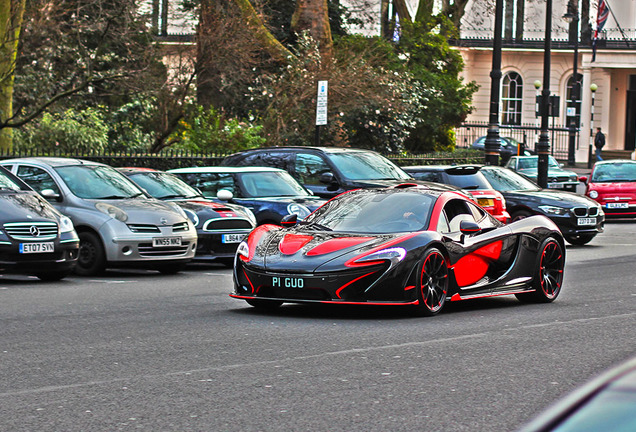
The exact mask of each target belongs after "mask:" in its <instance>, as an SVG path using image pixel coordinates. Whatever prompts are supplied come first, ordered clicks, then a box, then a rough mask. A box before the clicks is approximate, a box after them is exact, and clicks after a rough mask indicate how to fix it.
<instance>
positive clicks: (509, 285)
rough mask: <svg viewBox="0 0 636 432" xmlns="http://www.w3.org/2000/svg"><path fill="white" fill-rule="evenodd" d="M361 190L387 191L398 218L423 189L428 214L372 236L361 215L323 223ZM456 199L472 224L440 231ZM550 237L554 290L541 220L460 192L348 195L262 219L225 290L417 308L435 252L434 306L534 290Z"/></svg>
mask: <svg viewBox="0 0 636 432" xmlns="http://www.w3.org/2000/svg"><path fill="white" fill-rule="evenodd" d="M364 194H371V195H373V194H377V195H379V196H380V195H386V196H391V195H393V196H394V198H396V199H393V200H392V202H391V205H392V208H391V209H387V210H386V211H387V212H390V211H393V208H394V207H398V210H397V212H396V214H399V213H400V212H401V211H402V210H401V209H399V199H400V194H404V195H406V194H411V195H412V194H422V195H425V196H427V197H428V198H429V199H430V205H429V206H428V208H427V211H428V214H427V215H426V219H425V220H423V221H422V223H421V226H420V227H419V229H407V228H406V227H401V226H399V225H395V226H393V228H391V225H390V224H388V223H385V224H384V226H385V227H386V232H378V231H377V230H372V229H370V228H369V227H370V225H368V224H367V220H368V218H366V219H365V218H362V219H360V220H359V224H358V225H357V226H356V229H355V231H353V232H352V231H342V230H337V229H334V230H329V229H325V228H327V227H326V226H323V225H322V222H324V221H325V220H328V219H329V214H330V212H335V211H337V210H336V209H340V211H342V207H343V206H344V207H346V206H347V205H352V206H353V205H355V201H356V198H357V197H356V196H355V195H364ZM383 199H384V198H383ZM458 204H460V205H461V206H467V207H465V208H467V209H469V211H472V212H474V215H475V218H474V219H475V220H474V221H468V222H463V223H462V224H461V229H457V230H454V229H453V228H452V227H451V224H450V223H449V224H448V227H444V226H443V224H442V223H441V222H440V220H444V219H448V220H450V219H451V218H449V216H450V213H451V211H452V208H453V207H457V205H458ZM352 212H353V213H355V211H354V210H352ZM456 216H457V215H456ZM460 216H466V214H463V215H460ZM353 219H354V222H352V223H355V216H354V218H353ZM396 223H402V221H397V222H396ZM354 226H355V225H354ZM546 242H553V243H554V244H555V245H557V246H556V247H557V248H558V249H559V259H560V260H561V263H562V264H561V268H560V269H558V272H559V273H558V274H559V275H560V276H559V277H558V279H559V280H558V288H559V289H560V285H561V282H562V270H563V263H564V258H565V256H564V254H565V246H564V242H563V238H562V236H561V233H560V232H559V230H558V228H557V227H556V225H554V223H553V222H551V221H550V220H549V219H548V218H546V217H543V216H533V217H529V218H526V219H523V220H520V221H518V222H514V223H512V224H509V225H504V224H502V223H500V222H498V221H497V220H495V219H494V218H493V217H492V216H490V215H489V214H487V213H486V212H485V211H483V209H481V208H479V207H478V206H476V205H474V204H473V203H472V202H471V201H470V200H469V199H467V198H466V197H465V196H464V195H462V194H459V193H456V192H448V191H444V190H434V189H433V190H432V189H429V188H426V189H424V188H418V187H410V188H404V189H392V190H391V189H384V190H380V189H374V190H365V191H362V190H360V191H353V192H349V193H346V194H343V195H341V196H339V197H337V198H335V199H333V200H331V201H329V202H328V203H327V204H326V205H325V206H323V208H321V209H319V210H318V211H317V212H316V213H314V214H313V215H312V216H311V217H310V218H308V219H307V220H306V221H305V222H303V223H302V224H299V225H296V226H293V227H291V228H281V227H279V226H275V225H263V226H260V227H258V228H256V229H255V230H254V231H252V233H250V235H249V236H248V238H247V240H246V241H245V242H244V243H243V244H242V245H241V246H239V250H238V252H237V257H236V259H235V267H234V293H233V294H231V296H232V297H235V298H239V299H244V300H248V302H250V301H252V302H251V303H253V300H270V301H275V302H323V303H344V304H347V303H351V304H358V303H359V304H398V305H422V303H423V302H424V303H425V302H426V293H427V291H426V290H427V289H428V288H427V284H428V283H429V282H430V280H431V271H428V270H426V269H425V267H426V265H427V258H428V257H429V255H430V252H431V251H435V252H436V253H439V254H440V260H441V261H443V267H444V269H441V267H442V265H441V264H440V265H439V266H438V267H440V268H438V269H436V270H444V271H443V272H442V276H441V279H440V280H442V282H441V283H440V284H438V285H440V286H441V287H442V289H441V291H440V292H443V297H444V298H443V299H439V301H438V302H439V303H440V308H441V305H443V303H444V302H445V301H446V299H448V300H451V301H455V300H464V299H469V298H476V297H487V296H495V295H505V294H524V293H532V292H535V291H537V287H540V286H541V281H540V280H538V279H540V278H541V277H542V274H541V272H540V271H539V270H540V267H541V260H542V256H544V255H545V253H544V249H542V247H543V245H544V244H546ZM442 257H443V258H442ZM446 275H447V277H446ZM445 279H446V280H445ZM556 294H558V292H557V293H556ZM554 297H556V295H555V296H554ZM551 300H552V299H551Z"/></svg>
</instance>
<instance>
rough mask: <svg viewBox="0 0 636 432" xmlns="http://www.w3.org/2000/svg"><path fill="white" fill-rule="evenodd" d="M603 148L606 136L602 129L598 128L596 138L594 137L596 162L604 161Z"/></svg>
mask: <svg viewBox="0 0 636 432" xmlns="http://www.w3.org/2000/svg"><path fill="white" fill-rule="evenodd" d="M603 146H605V134H604V133H603V132H601V128H600V127H597V128H596V136H595V137H594V147H596V152H595V155H596V161H597V162H598V161H602V160H603V158H602V157H601V151H602V150H603Z"/></svg>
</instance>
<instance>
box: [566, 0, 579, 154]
mask: <svg viewBox="0 0 636 432" xmlns="http://www.w3.org/2000/svg"><path fill="white" fill-rule="evenodd" d="M577 3H578V0H569V1H568V9H567V12H566V13H565V15H563V19H564V20H565V21H566V22H567V23H569V24H570V41H573V42H574V64H573V68H572V69H573V71H572V75H573V78H574V80H573V82H572V89H571V90H570V96H571V99H572V104H573V105H574V115H573V116H571V117H570V125H569V142H568V165H569V166H574V165H575V163H576V160H575V152H576V131H577V129H578V125H577V122H576V119H577V111H578V110H577V103H578V100H579V93H580V92H579V88H580V83H579V71H578V65H579V8H578V4H577Z"/></svg>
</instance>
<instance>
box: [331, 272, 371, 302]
mask: <svg viewBox="0 0 636 432" xmlns="http://www.w3.org/2000/svg"><path fill="white" fill-rule="evenodd" d="M373 273H375V272H374V271H372V272H371V273H367V274H365V275H362V276H360V277H357V278H355V279H354V280H352V281H350V282H347V283H346V284H344V285H343V286H341V287H340V288H338V289H337V290H336V295H337V296H338V298H340V291H342V290H343V289H345V288H346V287H348V286H349V285H351V284H352V283H354V282H356V281H359V280H360V279H362V278H364V277H367V276H369V275H370V274H373Z"/></svg>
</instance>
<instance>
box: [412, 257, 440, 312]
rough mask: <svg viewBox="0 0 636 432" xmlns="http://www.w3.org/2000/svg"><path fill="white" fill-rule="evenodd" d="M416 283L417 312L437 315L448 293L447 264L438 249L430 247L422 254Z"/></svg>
mask: <svg viewBox="0 0 636 432" xmlns="http://www.w3.org/2000/svg"><path fill="white" fill-rule="evenodd" d="M418 285H419V286H418V289H417V297H418V302H419V303H418V305H417V309H416V310H417V312H418V314H419V315H421V316H433V315H437V314H438V313H439V312H440V311H441V310H442V308H443V307H444V304H445V303H446V294H447V293H448V264H447V263H446V258H444V255H443V254H442V252H441V251H440V250H439V249H436V248H431V249H429V250H427V251H426V253H425V254H424V259H423V260H422V264H421V267H420V277H419V281H418Z"/></svg>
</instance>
